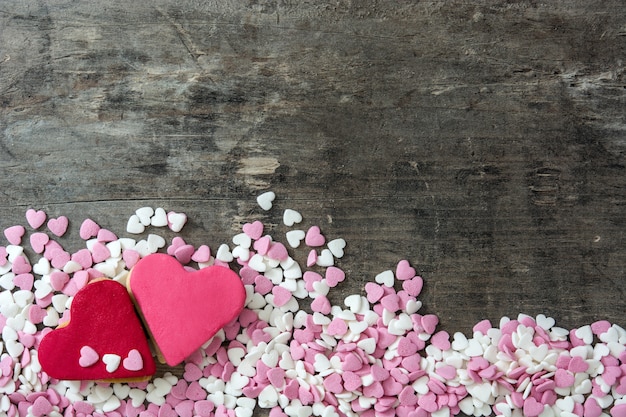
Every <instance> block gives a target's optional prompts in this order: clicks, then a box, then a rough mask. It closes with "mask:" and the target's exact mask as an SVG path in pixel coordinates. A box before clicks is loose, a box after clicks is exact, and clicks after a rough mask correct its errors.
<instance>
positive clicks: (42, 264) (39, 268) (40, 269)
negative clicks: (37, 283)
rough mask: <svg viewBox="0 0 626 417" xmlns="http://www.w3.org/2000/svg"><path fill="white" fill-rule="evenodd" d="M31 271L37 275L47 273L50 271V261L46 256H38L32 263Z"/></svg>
mask: <svg viewBox="0 0 626 417" xmlns="http://www.w3.org/2000/svg"><path fill="white" fill-rule="evenodd" d="M33 272H34V273H35V274H37V275H48V274H49V273H50V261H48V260H47V259H46V258H40V259H39V261H37V263H36V264H35V265H33Z"/></svg>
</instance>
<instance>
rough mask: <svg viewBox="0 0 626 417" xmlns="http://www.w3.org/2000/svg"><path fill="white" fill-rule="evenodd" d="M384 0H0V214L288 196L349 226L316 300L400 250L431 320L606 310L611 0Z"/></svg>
mask: <svg viewBox="0 0 626 417" xmlns="http://www.w3.org/2000/svg"><path fill="white" fill-rule="evenodd" d="M399 3H400V4H396V2H385V1H376V0H363V1H360V2H359V1H357V2H349V1H336V2H334V1H333V2H301V4H291V2H287V1H280V2H277V1H270V0H258V1H225V2H217V1H216V2H212V1H194V0H185V1H163V0H157V1H152V2H129V1H102V0H98V1H95V0H85V1H81V2H71V1H63V0H55V1H50V2H43V1H39V2H37V1H30V0H28V1H24V0H4V1H2V2H1V3H0V98H1V105H0V146H1V151H0V196H1V197H2V198H1V201H0V214H1V215H0V227H2V228H4V227H7V226H10V225H12V224H15V223H17V222H20V223H24V212H25V210H26V209H27V208H29V207H34V208H41V209H44V210H46V211H47V212H48V213H49V214H50V215H51V216H56V215H60V214H64V215H66V216H68V217H69V218H70V221H71V222H73V223H72V224H71V226H70V231H69V234H68V237H66V238H64V239H63V243H64V245H66V246H67V247H68V248H69V249H73V250H76V249H78V248H79V247H80V246H81V245H82V244H83V243H82V242H81V241H80V239H79V238H78V227H79V225H80V222H82V220H83V219H85V218H87V217H90V218H93V219H94V220H96V221H98V222H99V223H100V224H102V225H103V226H104V227H108V228H110V229H111V230H113V231H116V232H118V233H119V234H124V233H123V230H124V229H125V223H126V219H127V218H128V216H129V215H130V214H132V213H133V212H134V210H135V209H137V208H139V207H142V206H146V205H150V206H153V207H157V206H161V207H165V208H167V209H169V210H176V211H184V212H185V213H187V214H188V215H189V217H190V222H189V223H188V224H187V226H186V227H185V229H184V234H183V235H184V236H185V238H186V239H187V240H188V241H189V242H191V243H194V244H196V245H199V244H202V243H207V244H209V245H211V246H213V247H217V245H219V244H220V243H223V242H226V241H227V239H229V238H230V237H231V236H232V235H233V234H234V233H236V232H237V231H238V229H239V228H240V226H241V224H242V222H246V221H250V220H253V219H257V218H258V219H261V220H263V221H264V222H266V224H267V225H268V228H269V230H270V233H273V232H275V233H279V232H281V233H282V232H284V230H285V227H284V226H282V225H281V224H280V219H281V214H282V210H283V209H285V208H293V209H296V210H298V211H300V212H301V213H302V214H303V215H304V217H305V221H304V223H303V224H306V225H311V224H319V225H320V226H321V227H322V230H323V232H324V233H325V234H326V235H327V236H328V237H330V238H334V237H343V238H345V239H346V241H347V242H348V247H347V248H346V256H345V257H344V259H342V260H341V262H340V266H342V267H343V268H345V269H346V271H347V273H348V277H349V279H348V280H347V281H346V282H344V283H343V284H342V285H341V286H340V287H339V288H338V289H337V290H336V292H335V293H334V295H333V294H332V293H331V296H332V298H331V299H332V300H334V301H336V302H339V301H340V300H341V299H342V297H343V296H345V295H347V294H352V293H355V292H357V293H358V292H361V291H362V289H363V285H364V283H365V282H367V281H369V280H372V279H373V277H374V276H375V275H376V274H377V273H379V272H381V271H383V270H385V269H389V268H391V267H393V266H394V265H395V264H396V262H397V261H398V260H400V259H404V258H406V259H409V260H410V261H411V262H412V263H413V264H414V265H415V266H416V268H417V269H418V270H419V271H420V272H421V274H422V275H423V276H424V278H425V282H426V284H425V289H424V293H423V296H422V300H423V302H424V311H426V312H429V313H436V314H438V315H440V317H441V328H443V329H446V330H448V331H451V332H454V331H463V332H466V333H468V332H470V330H471V327H472V326H473V324H475V323H476V322H478V321H480V320H481V319H484V318H488V319H491V320H493V321H494V322H497V321H498V320H499V318H500V317H502V316H504V315H508V316H516V315H517V314H518V313H519V312H524V313H527V314H530V315H536V314H538V313H545V314H547V315H551V316H553V317H554V318H555V319H556V321H557V325H560V326H562V327H567V328H571V327H574V326H581V325H584V324H588V323H591V322H592V321H594V320H598V319H608V320H610V321H612V322H615V323H618V324H620V325H622V326H625V325H626V319H625V317H624V312H625V310H626V296H625V293H624V288H625V282H626V281H625V279H624V274H625V271H624V270H625V268H626V240H625V236H624V232H625V231H626V207H625V204H626V175H625V174H626V165H625V164H626V158H625V155H624V152H625V151H626V133H625V132H626V124H625V116H624V110H625V109H626V78H625V77H626V75H625V72H624V59H625V58H626V6H625V5H624V3H623V2H622V1H621V0H613V1H611V0H608V1H605V0H602V1H600V0H597V1H591V0H570V1H551V2H535V1H532V0H528V1H471V2H468V1H449V2H439V1H428V2H414V3H415V4H410V3H409V2H399ZM266 190H272V191H274V192H276V194H277V195H278V198H277V200H276V204H275V210H273V211H271V212H269V213H264V212H263V211H262V210H260V209H259V208H258V206H257V205H256V203H255V197H256V195H258V194H259V193H261V192H263V191H266ZM168 236H171V235H168Z"/></svg>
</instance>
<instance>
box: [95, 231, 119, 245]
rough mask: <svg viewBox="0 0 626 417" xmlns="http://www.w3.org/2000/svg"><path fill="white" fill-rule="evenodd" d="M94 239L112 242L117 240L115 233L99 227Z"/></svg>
mask: <svg viewBox="0 0 626 417" xmlns="http://www.w3.org/2000/svg"><path fill="white" fill-rule="evenodd" d="M96 239H97V240H98V242H104V243H107V242H113V241H115V240H117V235H116V234H115V233H113V232H112V231H110V230H108V229H100V230H98V234H97V237H96Z"/></svg>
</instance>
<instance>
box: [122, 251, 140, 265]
mask: <svg viewBox="0 0 626 417" xmlns="http://www.w3.org/2000/svg"><path fill="white" fill-rule="evenodd" d="M122 259H123V260H124V263H125V264H126V267H127V268H132V267H133V266H135V264H136V263H137V261H139V252H137V251H136V250H133V249H124V250H123V251H122Z"/></svg>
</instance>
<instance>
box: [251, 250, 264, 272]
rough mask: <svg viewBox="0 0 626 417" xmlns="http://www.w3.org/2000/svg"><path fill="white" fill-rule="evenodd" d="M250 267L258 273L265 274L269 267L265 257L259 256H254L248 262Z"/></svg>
mask: <svg viewBox="0 0 626 417" xmlns="http://www.w3.org/2000/svg"><path fill="white" fill-rule="evenodd" d="M248 267H250V268H252V269H254V270H255V271H257V272H265V270H266V269H267V265H266V264H265V262H264V258H263V256H261V255H259V254H258V253H257V254H254V255H252V258H250V260H249V261H248Z"/></svg>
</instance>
